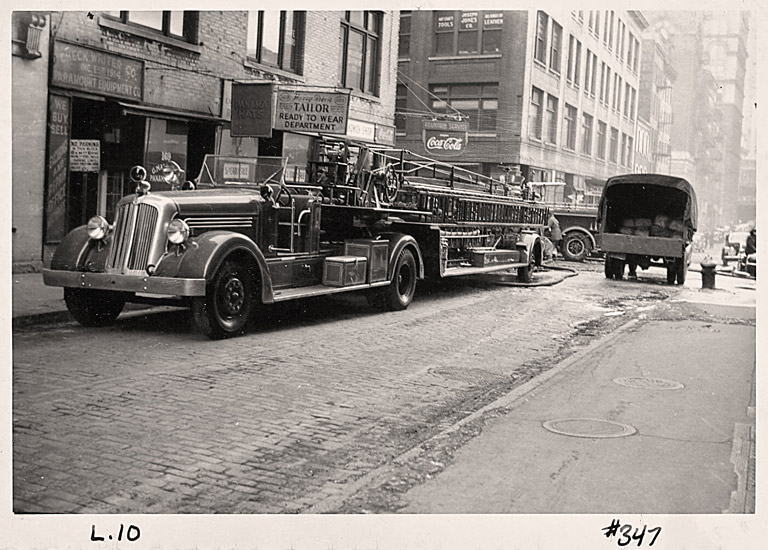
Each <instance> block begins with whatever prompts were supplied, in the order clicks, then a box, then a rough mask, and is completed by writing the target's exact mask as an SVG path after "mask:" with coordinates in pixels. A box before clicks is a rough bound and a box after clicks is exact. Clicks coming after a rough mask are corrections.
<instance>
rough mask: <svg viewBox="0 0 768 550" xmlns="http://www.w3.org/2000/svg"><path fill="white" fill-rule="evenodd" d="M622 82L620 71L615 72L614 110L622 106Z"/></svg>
mask: <svg viewBox="0 0 768 550" xmlns="http://www.w3.org/2000/svg"><path fill="white" fill-rule="evenodd" d="M621 84H622V80H621V77H620V76H619V75H618V73H613V110H614V111H618V110H619V107H621Z"/></svg>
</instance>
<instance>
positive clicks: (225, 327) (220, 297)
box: [192, 260, 256, 340]
mask: <svg viewBox="0 0 768 550" xmlns="http://www.w3.org/2000/svg"><path fill="white" fill-rule="evenodd" d="M255 286H256V285H255V283H254V277H253V274H252V273H251V271H250V270H249V269H248V266H247V265H244V264H242V263H239V262H234V261H231V260H228V261H225V262H224V263H223V264H222V265H221V267H220V268H219V270H218V271H217V272H216V275H215V276H214V277H213V279H212V280H211V282H210V283H209V284H208V288H207V289H206V294H205V296H200V297H196V298H194V299H193V300H192V316H193V318H194V320H195V325H196V326H197V328H198V329H199V330H200V332H202V333H203V334H204V335H205V336H207V337H208V338H211V339H212V340H219V339H221V338H229V337H231V336H238V335H240V334H242V333H243V332H245V328H246V325H247V324H248V321H249V319H250V317H251V312H252V311H253V296H254V289H255Z"/></svg>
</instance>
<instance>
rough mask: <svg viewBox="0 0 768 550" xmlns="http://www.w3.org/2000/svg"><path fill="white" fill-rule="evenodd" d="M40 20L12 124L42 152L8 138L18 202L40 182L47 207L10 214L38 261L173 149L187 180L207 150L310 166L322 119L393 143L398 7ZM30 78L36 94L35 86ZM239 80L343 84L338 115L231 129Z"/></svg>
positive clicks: (19, 73)
mask: <svg viewBox="0 0 768 550" xmlns="http://www.w3.org/2000/svg"><path fill="white" fill-rule="evenodd" d="M17 13H19V12H17ZM23 16H24V14H23V13H20V14H19V17H23ZM15 17H16V15H15ZM46 22H47V23H48V24H47V25H46V26H45V31H46V33H47V36H45V37H44V38H43V40H42V44H43V46H42V48H41V51H42V54H43V56H42V57H41V58H40V59H38V60H37V61H30V60H29V59H27V58H24V57H23V56H22V55H20V54H16V52H14V54H15V55H14V73H13V77H14V81H13V90H14V92H13V105H12V112H13V114H14V125H13V126H14V136H16V135H17V133H18V134H19V135H20V136H22V134H24V136H23V139H22V140H21V141H20V143H24V142H30V143H31V142H36V143H37V142H39V143H42V144H43V147H42V148H41V149H40V150H43V151H45V155H44V157H43V159H42V160H43V161H44V162H42V163H41V162H39V161H40V160H41V159H32V158H27V157H25V154H24V150H22V148H21V146H20V147H19V148H18V150H17V149H16V148H14V159H13V160H14V179H13V187H14V206H15V207H16V206H17V200H18V204H19V206H21V205H25V204H26V203H24V202H23V201H22V199H21V197H22V196H26V194H29V193H32V191H27V188H28V186H29V185H32V186H33V187H34V186H38V185H39V186H41V188H40V189H36V190H35V192H34V198H33V202H32V204H31V205H30V206H29V208H30V211H36V212H38V213H40V214H38V216H37V217H30V216H29V215H27V216H26V217H25V216H24V211H23V210H20V211H19V215H18V217H17V216H16V214H14V226H16V224H18V225H19V226H22V225H23V226H24V234H25V235H28V237H26V239H27V240H26V241H24V242H22V241H21V240H19V241H18V245H17V241H14V248H13V260H14V262H24V261H26V262H29V261H32V262H34V261H43V260H44V259H45V257H47V255H48V254H50V253H51V251H52V250H53V248H54V247H55V245H56V243H58V241H59V240H60V239H61V238H62V237H63V236H64V235H65V234H66V233H67V232H68V231H69V230H71V229H73V228H74V227H77V226H78V225H81V224H83V223H85V222H86V221H87V220H88V219H89V218H90V217H91V216H93V215H95V214H100V215H104V216H106V217H108V218H110V217H111V213H112V211H113V210H114V206H115V204H116V202H117V200H119V198H120V197H121V196H123V195H125V194H128V193H131V192H132V191H133V189H132V184H131V183H130V180H129V177H128V175H129V170H130V168H131V167H132V166H134V165H138V164H140V165H144V166H146V167H148V170H149V171H150V181H153V180H152V168H153V167H161V166H163V165H164V164H165V163H168V162H171V161H173V162H175V163H177V164H178V165H179V166H180V167H181V168H182V169H184V170H185V171H186V173H187V175H188V177H190V178H191V177H194V176H196V175H197V174H198V172H199V170H200V168H201V166H202V163H203V159H204V157H205V155H206V154H210V153H216V154H227V155H240V156H252V155H269V156H275V155H278V156H285V157H287V158H288V163H289V165H288V168H289V169H288V170H287V172H286V173H287V174H291V175H292V176H293V177H295V178H303V177H305V170H306V166H307V160H308V158H309V156H310V155H312V154H313V150H314V148H315V147H316V144H317V143H318V141H319V139H320V136H321V134H322V132H321V131H316V130H317V129H318V128H321V129H323V130H325V129H327V131H328V133H330V134H333V135H334V136H337V137H341V138H350V139H355V140H358V141H363V142H370V143H382V144H388V145H391V144H393V143H394V126H393V119H394V102H395V84H396V69H397V45H396V43H395V42H394V41H393V40H392V39H391V37H393V36H397V32H398V24H399V18H398V16H397V12H383V11H336V12H334V11H322V12H320V11H318V12H313V11H308V12H303V11H297V12H287V11H283V12H277V11H275V12H263V11H253V12H242V11H240V12H235V11H200V12H196V11H184V12H182V11H173V12H171V11H155V12H141V11H120V12H118V11H114V12H52V13H50V14H46ZM20 51H21V50H20ZM33 64H36V65H33ZM33 66H34V69H33ZM17 68H18V70H17ZM40 68H42V70H39V69H40ZM32 79H36V80H35V88H34V90H35V91H36V92H37V96H38V97H30V95H29V81H30V80H32ZM241 84H243V85H244V84H271V85H272V86H271V88H270V96H269V97H268V101H270V102H271V103H272V104H273V105H274V103H275V101H276V96H277V95H278V94H279V93H283V92H285V93H297V94H298V93H304V94H316V93H329V94H341V95H344V96H345V97H346V98H347V99H346V101H347V103H346V104H347V110H346V111H345V113H344V120H343V126H342V127H333V126H332V125H325V126H317V125H311V124H308V125H305V126H301V127H299V126H297V125H296V124H295V123H294V124H293V125H292V126H289V125H287V124H286V125H278V124H275V121H274V120H273V121H271V122H268V123H267V125H266V132H265V133H263V135H261V136H260V137H255V136H254V135H252V134H248V135H243V133H242V132H239V131H238V132H234V133H233V132H232V116H233V115H232V113H233V100H232V90H233V88H234V87H237V85H241ZM32 103H35V104H37V105H38V108H37V109H36V110H35V109H33V108H32V107H31V104H32ZM40 106H42V109H40ZM268 112H270V113H271V112H272V111H271V110H270V111H268ZM32 113H37V114H36V116H32ZM29 118H35V122H36V124H34V125H33V126H34V127H28V125H26V124H24V123H25V121H26V119H29ZM293 128H295V131H294V130H293ZM27 134H28V135H27ZM14 143H16V139H15V138H14ZM40 166H42V167H44V173H43V174H36V175H35V178H36V179H34V182H35V183H30V182H31V181H33V178H32V177H31V176H29V175H28V174H29V173H30V172H31V171H34V170H38V171H39V170H40V169H39V167H40ZM41 182H44V183H41ZM153 187H154V188H156V189H162V188H163V183H162V181H156V182H153ZM14 211H15V212H16V208H15V209H14ZM27 226H29V227H27Z"/></svg>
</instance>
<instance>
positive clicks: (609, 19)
mask: <svg viewBox="0 0 768 550" xmlns="http://www.w3.org/2000/svg"><path fill="white" fill-rule="evenodd" d="M614 17H615V13H614V11H613V10H610V11H606V12H605V30H604V31H603V43H604V44H605V45H606V46H607V47H608V49H609V50H610V49H612V48H613V18H614Z"/></svg>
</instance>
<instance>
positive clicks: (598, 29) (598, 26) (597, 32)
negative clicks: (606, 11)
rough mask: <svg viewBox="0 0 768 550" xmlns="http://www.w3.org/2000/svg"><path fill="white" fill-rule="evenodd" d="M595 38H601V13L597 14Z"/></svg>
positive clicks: (597, 12)
mask: <svg viewBox="0 0 768 550" xmlns="http://www.w3.org/2000/svg"><path fill="white" fill-rule="evenodd" d="M594 33H595V36H596V37H597V38H600V12H599V11H596V12H595V29H594Z"/></svg>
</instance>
